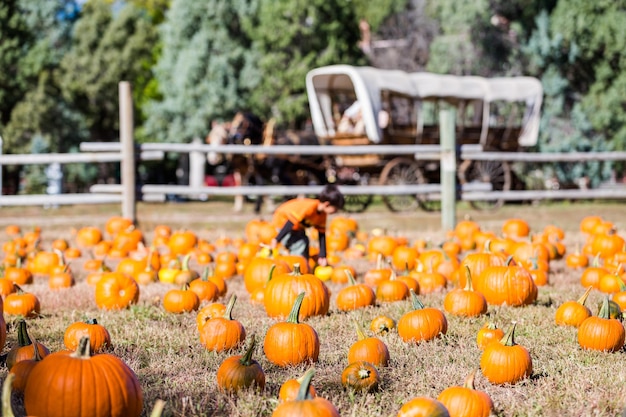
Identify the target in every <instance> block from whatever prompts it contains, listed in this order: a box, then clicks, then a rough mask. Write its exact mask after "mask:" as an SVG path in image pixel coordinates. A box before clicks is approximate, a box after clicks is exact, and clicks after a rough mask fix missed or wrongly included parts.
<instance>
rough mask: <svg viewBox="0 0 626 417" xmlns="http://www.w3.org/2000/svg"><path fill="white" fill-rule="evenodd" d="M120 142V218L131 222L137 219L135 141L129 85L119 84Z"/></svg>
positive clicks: (125, 83)
mask: <svg viewBox="0 0 626 417" xmlns="http://www.w3.org/2000/svg"><path fill="white" fill-rule="evenodd" d="M118 89H119V100H120V142H121V147H122V163H121V164H122V169H121V183H122V216H123V217H126V218H129V219H131V220H132V221H133V223H134V222H135V220H136V217H137V208H136V195H135V192H136V190H135V188H136V187H135V140H134V138H133V99H132V95H131V89H130V83H129V82H128V81H121V82H120V83H119V88H118Z"/></svg>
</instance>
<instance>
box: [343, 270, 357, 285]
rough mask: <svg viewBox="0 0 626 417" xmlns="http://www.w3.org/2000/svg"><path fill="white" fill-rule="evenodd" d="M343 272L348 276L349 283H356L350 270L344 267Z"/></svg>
mask: <svg viewBox="0 0 626 417" xmlns="http://www.w3.org/2000/svg"><path fill="white" fill-rule="evenodd" d="M344 272H345V273H346V275H347V276H348V282H350V285H356V280H355V279H354V276H353V275H352V272H350V270H349V269H348V268H346V269H344Z"/></svg>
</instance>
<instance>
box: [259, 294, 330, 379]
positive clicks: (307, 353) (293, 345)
mask: <svg viewBox="0 0 626 417" xmlns="http://www.w3.org/2000/svg"><path fill="white" fill-rule="evenodd" d="M304 297H305V293H304V292H302V293H300V294H299V295H298V297H297V298H296V301H294V304H293V307H292V309H291V312H290V313H289V316H288V317H287V320H286V321H284V322H280V323H275V324H273V325H272V326H271V327H270V328H269V329H268V330H267V333H266V334H265V340H264V342H263V351H264V352H265V356H266V357H267V360H268V361H270V362H271V363H273V364H274V365H277V366H281V367H285V366H294V365H298V364H301V363H306V362H317V358H318V356H319V352H320V341H319V338H318V336H317V332H316V331H315V329H314V328H313V327H311V326H310V325H308V324H307V323H300V321H299V320H298V317H299V315H300V308H301V306H302V302H303V300H304Z"/></svg>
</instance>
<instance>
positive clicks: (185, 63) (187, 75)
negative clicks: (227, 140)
mask: <svg viewBox="0 0 626 417" xmlns="http://www.w3.org/2000/svg"><path fill="white" fill-rule="evenodd" d="M233 3H234V2H233V1H231V0H209V1H201V2H196V1H186V0H174V1H173V2H172V5H171V7H170V9H169V11H168V12H167V14H166V19H165V21H164V23H163V24H162V25H161V26H160V35H161V41H162V51H161V56H160V59H159V61H158V63H157V64H156V66H155V68H154V75H155V78H156V80H157V82H158V85H159V93H160V95H161V97H162V98H161V100H153V101H152V102H151V103H149V104H148V105H147V106H146V108H147V114H148V118H147V120H146V123H145V136H146V137H150V138H151V139H152V140H156V141H163V142H187V141H190V140H191V139H193V138H196V137H199V138H204V137H205V136H206V135H207V133H208V132H209V129H210V126H211V121H213V120H215V119H225V118H228V117H232V115H233V114H234V113H235V112H236V111H237V110H238V109H240V108H243V107H244V105H245V103H246V101H245V99H246V97H247V96H248V91H247V89H246V88H245V87H244V86H243V83H242V82H241V74H242V71H244V69H245V68H246V67H248V66H249V67H251V68H252V67H253V65H254V63H253V62H252V59H251V54H250V53H249V47H250V40H249V39H248V37H247V35H246V34H245V33H243V31H242V29H241V26H240V13H241V9H239V8H237V7H235V4H233ZM235 3H240V2H235ZM244 3H245V2H244ZM252 72H253V71H249V72H248V73H249V74H251V73H252Z"/></svg>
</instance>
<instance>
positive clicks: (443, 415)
mask: <svg viewBox="0 0 626 417" xmlns="http://www.w3.org/2000/svg"><path fill="white" fill-rule="evenodd" d="M397 417H450V413H449V412H448V409H447V408H446V406H445V405H443V404H442V403H441V402H440V401H438V400H435V399H433V398H429V397H417V398H413V399H412V400H410V401H408V402H406V403H404V404H403V405H402V407H401V408H400V411H399V412H398V415H397Z"/></svg>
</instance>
